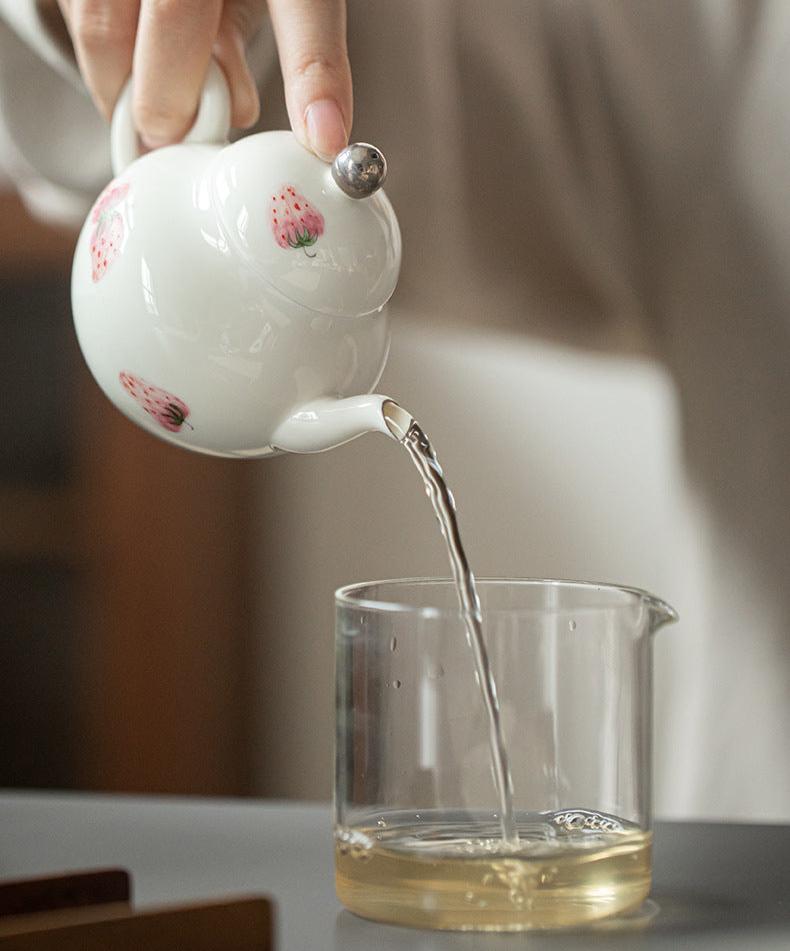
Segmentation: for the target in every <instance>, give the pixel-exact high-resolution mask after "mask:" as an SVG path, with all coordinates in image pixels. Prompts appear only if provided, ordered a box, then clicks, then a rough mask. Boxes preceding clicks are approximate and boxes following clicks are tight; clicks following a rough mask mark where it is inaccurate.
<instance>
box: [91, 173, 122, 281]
mask: <svg viewBox="0 0 790 951" xmlns="http://www.w3.org/2000/svg"><path fill="white" fill-rule="evenodd" d="M128 191H129V186H128V185H116V184H115V183H114V182H110V184H109V185H108V186H107V187H106V188H105V189H104V191H103V192H102V193H101V195H99V198H98V201H97V202H96V204H95V205H94V206H93V211H92V213H91V220H92V221H93V222H94V223H95V225H96V227H95V228H94V229H93V233H92V234H91V243H90V252H91V277H92V278H93V283H94V284H95V283H96V282H97V281H100V280H101V279H102V278H103V277H104V275H105V274H106V273H107V268H108V267H109V266H110V265H111V264H112V263H113V261H114V260H115V259H116V258H117V257H118V255H119V254H120V253H121V245H122V244H123V235H124V227H123V217H122V216H121V213H120V212H118V211H115V208H116V206H117V205H119V204H120V203H121V202H122V201H123V199H124V198H125V197H126V194H127V192H128Z"/></svg>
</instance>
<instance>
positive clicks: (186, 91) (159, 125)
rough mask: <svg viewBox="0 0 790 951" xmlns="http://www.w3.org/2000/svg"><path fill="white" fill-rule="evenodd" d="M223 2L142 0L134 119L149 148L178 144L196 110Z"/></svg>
mask: <svg viewBox="0 0 790 951" xmlns="http://www.w3.org/2000/svg"><path fill="white" fill-rule="evenodd" d="M221 14H222V0H142V2H141V4H140V21H139V25H138V28H137V42H136V44H135V48H134V65H133V72H134V116H135V122H136V124H137V128H138V131H139V132H140V134H141V136H142V138H143V141H144V142H145V143H146V145H149V146H152V147H155V146H159V145H166V144H168V143H171V142H177V141H178V140H179V139H180V138H182V137H183V136H184V135H185V134H186V133H187V132H188V131H189V126H190V124H191V123H192V120H193V119H194V117H195V112H196V111H197V106H198V101H199V99H200V91H201V89H202V87H203V81H204V79H205V76H206V70H207V68H208V64H209V60H210V58H211V47H212V45H213V44H214V40H215V39H216V36H217V30H218V29H219V23H220V16H221Z"/></svg>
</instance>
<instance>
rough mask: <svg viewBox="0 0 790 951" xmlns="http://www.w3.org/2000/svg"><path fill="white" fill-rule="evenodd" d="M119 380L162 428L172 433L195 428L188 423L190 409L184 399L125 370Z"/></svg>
mask: <svg viewBox="0 0 790 951" xmlns="http://www.w3.org/2000/svg"><path fill="white" fill-rule="evenodd" d="M118 379H119V380H120V381H121V386H122V387H123V388H124V389H125V390H126V392H127V393H128V394H129V396H131V397H132V399H134V400H136V401H137V402H138V403H139V404H140V406H142V408H143V409H144V410H145V411H146V413H148V414H149V415H150V416H153V418H154V419H155V420H156V421H157V423H159V425H160V426H164V428H165V429H168V430H170V432H171V433H178V432H180V431H181V427H182V426H189V428H190V429H192V428H193V427H192V424H191V423H188V422H187V416H189V407H188V406H187V404H186V403H185V402H184V401H183V400H182V399H179V398H178V397H177V396H173V394H172V393H168V392H167V391H166V390H162V389H160V388H159V387H158V386H152V385H151V384H150V383H146V381H145V380H142V379H140V377H139V376H134V375H133V374H132V373H127V372H126V371H125V370H124V371H123V372H122V373H120V374H119V375H118Z"/></svg>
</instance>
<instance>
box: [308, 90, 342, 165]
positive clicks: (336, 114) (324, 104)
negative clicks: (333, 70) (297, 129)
mask: <svg viewBox="0 0 790 951" xmlns="http://www.w3.org/2000/svg"><path fill="white" fill-rule="evenodd" d="M304 118H305V125H306V127H307V139H308V141H309V143H310V148H311V149H312V150H313V151H314V152H315V154H316V155H317V156H318V157H319V158H322V159H323V160H324V161H325V162H331V161H332V160H333V159H334V157H335V156H336V155H337V153H338V152H339V151H340V150H341V149H344V148H345V147H346V143H347V141H348V138H347V135H346V128H345V126H344V125H343V115H342V113H341V112H340V109H339V108H338V105H337V103H336V102H335V101H334V100H333V99H319V100H318V101H317V102H314V103H311V104H310V105H309V106H308V107H307V112H305V117H304Z"/></svg>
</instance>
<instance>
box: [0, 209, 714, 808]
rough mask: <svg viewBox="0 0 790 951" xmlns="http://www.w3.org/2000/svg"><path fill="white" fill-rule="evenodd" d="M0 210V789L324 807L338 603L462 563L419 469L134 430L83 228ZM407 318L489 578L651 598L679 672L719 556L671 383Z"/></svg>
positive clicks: (619, 363)
mask: <svg viewBox="0 0 790 951" xmlns="http://www.w3.org/2000/svg"><path fill="white" fill-rule="evenodd" d="M2 202H3V212H4V213H3V215H2V216H0V220H2V221H4V222H6V227H5V228H4V231H3V234H2V253H1V254H0V259H1V260H2V277H1V279H0V280H1V283H0V304H1V306H2V312H3V325H4V328H5V345H4V347H3V349H2V353H1V354H0V360H2V370H3V372H2V374H0V407H1V412H0V465H1V466H2V468H1V469H0V477H1V478H2V484H1V485H0V493H1V496H0V497H1V498H2V511H3V518H2V526H1V527H0V546H1V547H0V553H1V554H2V574H1V575H0V592H1V593H0V612H1V613H0V636H1V637H2V655H1V656H2V663H0V740H1V743H0V745H1V746H2V751H3V753H2V758H1V759H0V783H1V784H2V785H5V786H27V787H69V788H89V789H104V790H123V791H146V792H158V793H190V794H212V795H215V794H231V795H263V796H276V797H297V798H309V799H325V798H328V796H329V795H330V777H331V762H332V735H333V734H332V730H333V712H334V707H333V686H332V661H333V603H332V594H333V591H334V589H335V588H336V587H338V586H339V585H341V584H344V583H348V582H351V581H356V580H361V579H370V578H379V577H382V578H383V577H393V576H410V575H445V574H446V573H447V566H446V561H445V557H446V556H445V553H444V550H443V547H442V543H441V538H440V536H439V534H438V531H437V529H436V525H435V523H434V520H433V516H432V514H431V512H430V508H429V505H428V502H427V499H425V498H424V495H423V491H422V488H421V486H420V484H419V481H418V478H417V475H416V473H414V472H413V471H412V467H411V464H410V462H409V460H408V458H407V456H406V454H405V453H403V452H400V451H399V450H398V449H397V447H396V446H395V444H393V443H391V442H389V441H388V440H386V439H384V438H383V437H377V436H367V437H364V438H362V439H360V440H357V441H355V442H353V443H351V444H348V445H346V446H344V447H341V448H340V449H337V450H334V451H333V452H331V453H326V454H321V455H316V456H303V457H278V458H276V459H272V460H268V461H263V462H259V463H255V462H251V463H239V462H233V461H228V462H226V461H223V460H217V459H209V458H202V457H199V456H196V455H193V454H188V453H179V452H175V451H173V450H172V449H171V448H169V447H167V446H165V445H164V444H163V443H160V442H158V441H157V440H155V439H153V438H152V437H150V436H149V435H147V434H145V433H143V432H142V430H139V429H137V428H136V427H134V426H133V425H132V424H131V423H129V422H128V421H127V420H126V419H125V418H123V417H122V416H121V415H120V414H119V413H118V412H117V411H115V409H114V408H112V407H111V406H110V404H109V403H108V402H107V401H106V400H105V399H104V397H103V396H102V394H101V393H100V392H99V390H98V388H97V387H96V385H95V384H94V382H93V380H92V378H91V377H90V376H89V374H88V372H87V370H86V368H85V367H84V365H83V363H82V359H81V356H80V354H79V351H78V348H77V345H76V341H75V338H74V333H73V330H72V327H71V321H70V310H69V301H68V296H69V286H68V285H69V266H70V253H71V247H72V241H73V237H72V235H71V234H69V233H68V232H63V231H56V230H53V229H49V228H45V227H44V226H42V225H41V224H39V223H37V222H36V221H34V220H33V219H31V218H30V217H29V216H28V215H27V214H26V212H25V210H24V208H23V207H22V206H21V204H20V203H19V201H18V199H16V198H15V197H14V195H13V193H11V192H10V191H8V190H6V191H5V193H4V194H3V197H2ZM10 223H13V227H11V226H10ZM393 316H394V340H393V346H392V352H391V358H390V362H389V365H388V367H387V370H386V375H385V378H384V380H383V381H382V385H381V387H380V389H382V390H383V391H384V392H387V393H392V394H394V395H395V396H397V397H398V398H400V399H401V400H403V401H404V403H405V404H406V405H408V406H410V407H412V409H413V411H414V412H415V413H417V414H419V416H420V418H421V420H422V421H423V423H424V425H425V426H426V428H427V430H428V432H429V433H430V434H431V436H432V438H433V440H434V442H435V445H436V446H437V447H438V448H439V451H440V453H441V459H442V461H443V464H444V466H445V470H446V472H447V473H448V477H449V478H450V480H451V485H452V486H453V488H454V491H455V494H456V498H457V501H458V503H459V506H460V512H461V519H462V526H463V528H464V530H465V533H466V538H467V541H468V546H469V549H470V555H471V557H472V559H473V563H474V566H475V569H476V571H477V573H478V574H479V575H481V576H483V575H507V574H511V575H524V576H559V577H570V578H593V579H599V580H612V581H621V582H623V583H628V584H634V585H640V586H645V587H648V588H650V589H652V590H655V591H657V592H660V593H661V594H662V595H663V596H665V597H667V598H668V599H670V600H671V601H672V602H673V603H674V604H676V605H677V606H678V607H679V609H680V610H681V614H682V617H683V620H682V622H681V625H680V626H679V627H678V628H675V629H672V628H670V629H667V630H666V631H665V632H662V634H661V637H660V641H659V643H658V651H659V664H660V669H661V670H663V669H664V668H667V670H666V671H664V672H668V664H669V663H670V662H671V656H670V655H671V654H672V651H671V647H670V642H674V643H677V642H678V641H679V640H680V639H682V638H683V636H684V630H688V629H689V628H690V627H693V625H694V624H695V623H697V620H698V614H699V611H700V604H699V602H700V600H701V599H702V594H701V589H700V586H699V585H700V584H701V580H700V574H701V570H702V565H703V563H704V538H703V537H702V536H701V535H700V532H699V528H700V526H699V524H698V523H699V516H698V513H697V512H696V511H695V509H694V504H693V500H692V499H691V496H690V493H689V491H688V489H687V487H686V483H685V479H684V476H683V467H682V460H681V458H680V442H679V419H678V407H677V400H676V394H675V392H674V389H673V385H672V383H671V380H670V378H669V376H668V375H667V374H666V372H665V371H663V370H662V369H661V368H660V367H659V365H658V364H656V363H654V362H652V361H650V360H647V359H646V358H644V357H642V356H633V357H624V356H619V357H611V356H606V355H602V354H590V353H586V352H584V351H582V350H578V349H570V348H565V347H561V346H558V345H555V344H550V343H544V342H539V341H534V340H530V339H528V338H525V337H523V336H520V335H519V336H515V335H512V334H508V333H503V332H502V331H499V332H496V333H494V334H493V335H492V334H488V333H485V332H483V331H481V330H480V329H479V328H470V327H458V326H456V327H447V326H444V325H443V324H442V321H441V319H440V315H437V320H436V321H435V322H434V321H430V322H426V321H425V320H424V318H422V319H416V318H415V317H414V315H411V314H410V313H409V312H408V310H407V309H404V308H398V307H397V306H396V307H395V308H394V315H393ZM470 394H474V398H470ZM659 703H660V704H661V695H659ZM670 715H671V706H670V705H667V709H663V706H660V715H659V722H664V723H665V724H666V718H667V717H669V716H670ZM669 732H670V731H669V730H666V731H665V730H664V729H659V737H662V736H664V735H665V733H666V734H667V735H668V734H669Z"/></svg>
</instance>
